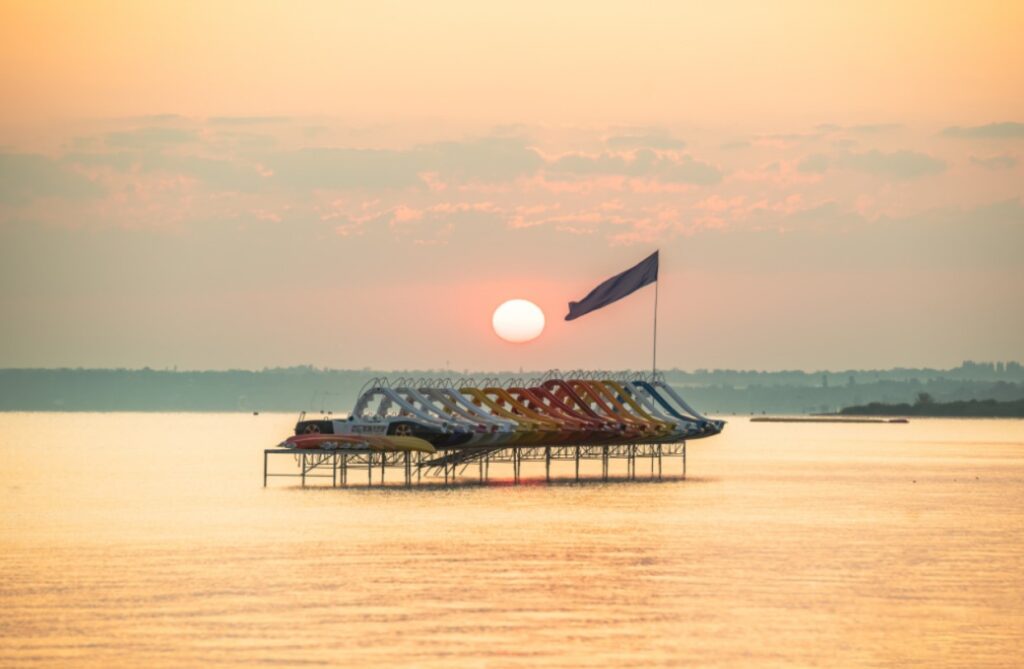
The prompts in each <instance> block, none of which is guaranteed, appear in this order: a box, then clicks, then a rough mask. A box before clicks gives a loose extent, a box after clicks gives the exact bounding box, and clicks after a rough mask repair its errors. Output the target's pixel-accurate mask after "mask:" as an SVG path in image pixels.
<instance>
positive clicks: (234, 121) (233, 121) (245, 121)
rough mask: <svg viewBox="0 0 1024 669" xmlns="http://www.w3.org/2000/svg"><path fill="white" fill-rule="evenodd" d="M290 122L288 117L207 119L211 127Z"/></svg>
mask: <svg viewBox="0 0 1024 669" xmlns="http://www.w3.org/2000/svg"><path fill="white" fill-rule="evenodd" d="M290 120H291V119H290V118H289V117H287V116H211V117H210V118H209V119H207V121H208V122H209V123H210V125H265V124H268V123H287V122H289V121H290Z"/></svg>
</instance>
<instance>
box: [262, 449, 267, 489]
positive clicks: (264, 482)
mask: <svg viewBox="0 0 1024 669" xmlns="http://www.w3.org/2000/svg"><path fill="white" fill-rule="evenodd" d="M263 487H264V488H266V487H267V452H266V451H263Z"/></svg>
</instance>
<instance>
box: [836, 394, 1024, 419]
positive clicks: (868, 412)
mask: <svg viewBox="0 0 1024 669" xmlns="http://www.w3.org/2000/svg"><path fill="white" fill-rule="evenodd" d="M838 415H839V416H905V417H908V416H917V417H922V418H924V417H927V418H1024V399H1020V400H1014V401H1009V402H1000V401H997V400H964V401H958V402H933V401H931V400H930V399H927V398H925V399H924V401H922V399H921V398H919V399H918V401H917V402H916V403H914V404H884V403H882V402H871V403H870V404H862V405H859V406H851V407H846V408H844V409H840V411H839V414H838Z"/></svg>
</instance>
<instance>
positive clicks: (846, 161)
mask: <svg viewBox="0 0 1024 669" xmlns="http://www.w3.org/2000/svg"><path fill="white" fill-rule="evenodd" d="M838 162H839V164H840V165H841V166H843V167H845V168H847V169H851V170H855V171H858V172H866V173H867V174H872V175H875V176H879V177H889V178H892V179H917V178H919V177H923V176H928V175H930V174H940V173H942V172H943V171H945V169H946V163H944V162H943V161H941V160H939V159H938V158H932V157H931V156H929V155H927V154H924V153H918V152H917V151H893V152H892V153H886V152H883V151H877V150H873V151H865V152H862V153H857V152H850V153H846V154H843V155H842V156H841V157H840V158H839V160H838Z"/></svg>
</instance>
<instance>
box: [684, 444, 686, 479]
mask: <svg viewBox="0 0 1024 669" xmlns="http://www.w3.org/2000/svg"><path fill="white" fill-rule="evenodd" d="M683 478H684V479H685V478H686V442H685V441H684V442H683Z"/></svg>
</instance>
